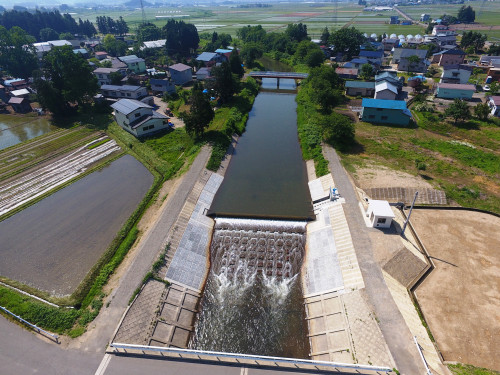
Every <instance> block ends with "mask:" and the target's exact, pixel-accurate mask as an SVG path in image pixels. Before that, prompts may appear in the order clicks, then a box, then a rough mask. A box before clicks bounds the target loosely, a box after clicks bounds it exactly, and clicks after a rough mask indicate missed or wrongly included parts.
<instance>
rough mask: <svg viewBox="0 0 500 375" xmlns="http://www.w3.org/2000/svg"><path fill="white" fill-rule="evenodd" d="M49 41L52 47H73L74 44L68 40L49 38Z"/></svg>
mask: <svg viewBox="0 0 500 375" xmlns="http://www.w3.org/2000/svg"><path fill="white" fill-rule="evenodd" d="M47 43H49V44H50V45H51V46H52V47H62V46H71V48H73V44H71V42H70V41H68V40H64V39H63V40H49V41H48V42H47Z"/></svg>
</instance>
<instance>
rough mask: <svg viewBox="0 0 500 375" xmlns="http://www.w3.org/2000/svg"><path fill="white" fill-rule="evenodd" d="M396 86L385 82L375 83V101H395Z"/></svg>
mask: <svg viewBox="0 0 500 375" xmlns="http://www.w3.org/2000/svg"><path fill="white" fill-rule="evenodd" d="M397 95H398V88H397V86H395V85H393V84H392V83H390V82H387V81H380V82H377V83H376V85H375V99H384V100H396V96H397Z"/></svg>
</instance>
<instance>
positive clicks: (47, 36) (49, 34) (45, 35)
mask: <svg viewBox="0 0 500 375" xmlns="http://www.w3.org/2000/svg"><path fill="white" fill-rule="evenodd" d="M57 39H59V34H58V33H57V32H56V31H55V30H54V29H51V28H50V27H46V28H44V29H41V30H40V40H41V41H42V42H46V41H48V40H57Z"/></svg>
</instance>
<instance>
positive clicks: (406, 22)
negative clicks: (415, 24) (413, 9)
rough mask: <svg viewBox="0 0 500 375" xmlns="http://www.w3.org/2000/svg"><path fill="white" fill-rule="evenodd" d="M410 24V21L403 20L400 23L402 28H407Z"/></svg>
mask: <svg viewBox="0 0 500 375" xmlns="http://www.w3.org/2000/svg"><path fill="white" fill-rule="evenodd" d="M411 24H412V22H411V20H403V21H401V25H403V26H409V25H411Z"/></svg>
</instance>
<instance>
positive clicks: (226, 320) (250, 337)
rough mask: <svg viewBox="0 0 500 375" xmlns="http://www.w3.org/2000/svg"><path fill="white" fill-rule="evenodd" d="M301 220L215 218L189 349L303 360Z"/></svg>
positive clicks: (305, 347)
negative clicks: (205, 280)
mask: <svg viewBox="0 0 500 375" xmlns="http://www.w3.org/2000/svg"><path fill="white" fill-rule="evenodd" d="M305 227H306V222H295V221H281V220H247V219H229V218H218V219H216V224H215V228H214V234H213V238H212V244H211V248H210V253H211V268H210V273H209V276H208V280H207V283H206V285H205V290H204V293H203V298H202V301H201V312H200V313H199V315H198V318H197V322H196V325H195V332H194V335H193V337H192V338H191V342H190V347H191V348H195V349H201V350H213V351H223V352H233V353H247V354H260V355H272V356H284V357H294V358H308V354H309V346H308V345H309V344H308V340H307V339H306V330H307V327H306V323H305V320H304V309H303V302H302V301H303V300H302V290H301V283H300V280H299V277H298V274H299V272H300V267H301V264H302V257H303V255H304V248H305V231H306V228H305Z"/></svg>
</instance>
